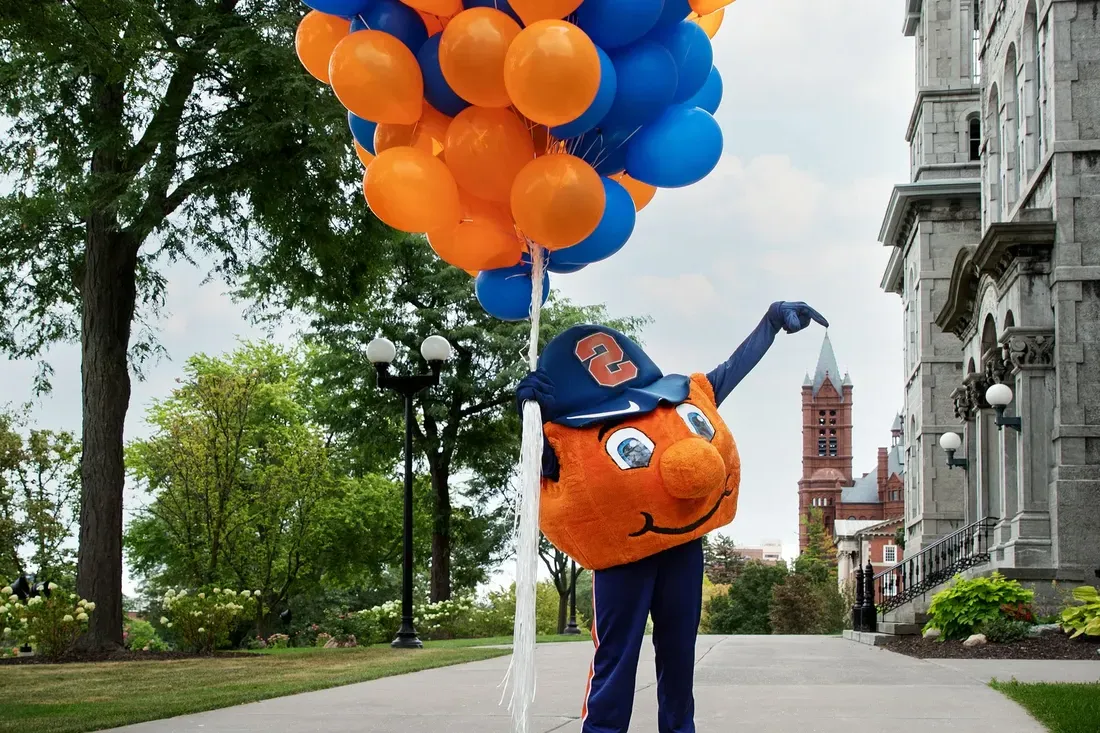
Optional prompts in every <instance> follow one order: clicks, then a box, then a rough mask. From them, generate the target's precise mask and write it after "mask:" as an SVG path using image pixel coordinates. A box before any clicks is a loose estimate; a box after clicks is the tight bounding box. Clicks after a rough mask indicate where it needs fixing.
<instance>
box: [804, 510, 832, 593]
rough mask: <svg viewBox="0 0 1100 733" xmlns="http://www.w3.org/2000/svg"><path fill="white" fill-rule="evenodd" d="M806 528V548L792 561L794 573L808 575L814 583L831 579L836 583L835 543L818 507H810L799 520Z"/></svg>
mask: <svg viewBox="0 0 1100 733" xmlns="http://www.w3.org/2000/svg"><path fill="white" fill-rule="evenodd" d="M799 521H800V522H801V523H802V526H804V527H805V528H806V549H805V550H803V551H802V553H801V554H799V556H798V558H797V559H796V560H795V562H794V570H795V572H796V573H800V574H802V575H806V576H809V577H810V579H811V580H812V581H813V582H814V583H824V582H827V581H832V582H833V584H834V585H835V584H836V577H837V570H836V544H835V543H834V542H833V537H832V535H831V534H829V530H828V529H826V528H825V520H824V517H823V515H822V513H821V510H820V509H816V508H815V509H811V510H810V514H809V515H808V516H806V515H803V516H802V517H801V518H800V520H799Z"/></svg>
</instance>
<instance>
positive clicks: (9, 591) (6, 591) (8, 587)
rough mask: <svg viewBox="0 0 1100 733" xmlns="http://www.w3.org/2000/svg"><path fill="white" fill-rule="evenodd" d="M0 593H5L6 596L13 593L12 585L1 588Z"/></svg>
mask: <svg viewBox="0 0 1100 733" xmlns="http://www.w3.org/2000/svg"><path fill="white" fill-rule="evenodd" d="M0 593H3V594H4V595H6V596H10V595H12V590H11V586H10V585H5V586H4V587H3V588H0Z"/></svg>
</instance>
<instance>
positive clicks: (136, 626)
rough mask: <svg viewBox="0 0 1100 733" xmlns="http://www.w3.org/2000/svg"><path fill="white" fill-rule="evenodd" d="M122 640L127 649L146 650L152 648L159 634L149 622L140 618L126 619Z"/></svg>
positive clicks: (123, 622) (123, 621) (123, 623)
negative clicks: (151, 645)
mask: <svg viewBox="0 0 1100 733" xmlns="http://www.w3.org/2000/svg"><path fill="white" fill-rule="evenodd" d="M122 629H123V631H122V638H123V643H125V645H126V648H127V649H135V650H140V649H145V648H146V647H148V646H150V644H151V643H152V641H153V639H155V638H156V636H157V632H156V630H155V629H153V625H152V624H151V623H149V622H148V621H143V620H142V619H139V618H129V617H127V618H124V619H123V620H122Z"/></svg>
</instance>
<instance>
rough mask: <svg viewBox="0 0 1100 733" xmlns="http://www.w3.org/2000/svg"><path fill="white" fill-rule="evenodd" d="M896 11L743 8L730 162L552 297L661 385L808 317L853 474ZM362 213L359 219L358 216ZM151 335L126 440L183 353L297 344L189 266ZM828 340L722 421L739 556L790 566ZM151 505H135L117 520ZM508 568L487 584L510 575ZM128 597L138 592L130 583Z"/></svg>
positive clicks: (882, 405) (58, 370)
mask: <svg viewBox="0 0 1100 733" xmlns="http://www.w3.org/2000/svg"><path fill="white" fill-rule="evenodd" d="M903 5H904V3H903V2H901V0H892V1H890V2H883V1H882V0H831V2H828V3H823V2H821V1H820V0H737V2H735V3H734V4H733V5H732V6H730V7H729V8H728V9H727V12H726V19H725V23H724V24H723V26H722V28H721V29H720V30H719V32H718V34H717V35H716V36H715V38H714V42H713V44H714V54H715V65H716V66H717V67H718V69H719V71H720V73H721V75H722V77H723V81H724V88H725V95H724V99H723V102H722V105H721V108H720V109H719V110H718V113H717V115H716V118H717V119H718V122H719V123H720V125H721V127H722V132H723V135H724V140H725V146H724V152H723V157H722V159H721V161H720V163H719V165H718V167H717V168H716V169H715V170H714V171H713V172H712V173H711V174H710V176H708V177H707V178H706V179H704V180H703V181H701V182H700V183H697V184H695V185H694V186H690V187H687V188H683V189H675V190H661V191H659V192H658V194H657V196H656V198H655V199H654V200H653V202H652V203H651V204H650V205H649V206H648V207H647V208H646V209H645V210H643V211H642V212H641V213H640V214H639V217H638V223H637V227H636V229H635V232H634V235H633V237H632V238H631V240H630V242H628V244H627V245H626V247H625V248H624V249H623V250H622V251H620V252H619V253H618V254H616V255H615V256H614V257H612V258H611V259H609V260H607V261H605V262H602V263H597V264H595V265H592V266H590V267H588V268H586V269H585V270H582V271H581V272H579V273H575V274H571V275H557V276H555V277H554V278H553V280H552V285H553V286H554V287H555V288H557V289H558V290H559V291H560V292H561V293H562V294H564V295H566V296H568V297H569V298H571V299H573V300H575V301H577V302H583V303H598V302H602V303H606V304H607V307H608V309H609V311H610V312H611V314H613V315H615V316H622V315H628V314H632V315H648V316H649V317H650V318H652V319H653V323H652V324H651V325H650V326H649V327H648V328H647V329H646V330H645V331H644V333H643V336H642V339H643V341H644V345H645V348H646V350H647V352H648V353H649V354H650V356H651V357H652V358H653V359H654V360H655V361H656V363H657V364H658V365H659V366H660V367H661V368H662V369H663V370H664V371H665V373H691V372H695V371H704V372H705V371H709V370H710V369H711V368H713V367H714V366H715V365H717V364H718V363H720V362H721V361H723V360H724V359H726V358H727V357H728V356H729V354H730V353H731V352H732V351H733V350H734V349H735V348H736V347H737V345H738V344H739V343H740V342H741V340H742V339H744V338H745V337H746V336H747V335H748V334H749V333H750V332H751V331H752V330H753V328H755V327H756V324H757V323H758V322H759V321H760V319H761V318H762V317H763V315H764V313H765V312H766V311H767V308H768V305H769V304H770V303H772V302H773V301H776V300H801V301H805V302H807V303H809V304H810V305H811V306H813V307H814V308H816V309H817V310H818V311H820V312H821V313H822V314H823V315H824V316H825V317H826V318H827V319H828V320H829V322H830V329H829V335H830V339H831V340H832V342H833V346H834V349H835V351H836V356H837V360H838V362H839V366H840V369H841V370H842V371H848V372H850V374H851V378H852V381H853V383H854V385H855V387H854V410H853V415H854V424H855V429H854V451H855V462H854V466H853V468H854V471H855V474H856V475H860V474H862V473H864V472H867V471H871V470H873V469H874V467H875V461H876V449H877V447H878V446H880V445H882V446H885V445H889V440H890V433H889V428H890V424H891V423H892V422H893V418H894V415H895V414H896V413H897V412H898V410H899V409H900V408H901V405H902V396H903V391H902V390H903V379H904V377H903V372H902V320H901V301H900V299H899V298H898V296H896V295H893V294H888V293H884V292H882V291H881V290H880V289H879V282H880V279H881V277H882V273H883V271H884V269H885V266H886V262H887V260H888V257H889V250H888V249H887V248H886V247H884V246H883V245H882V244H880V243H879V242H878V241H877V235H878V231H879V226H880V224H881V222H882V218H883V215H884V213H885V210H886V205H887V203H888V200H889V197H890V192H891V188H892V187H893V185H894V184H896V183H901V182H905V181H907V180H908V176H909V170H908V159H909V152H908V147H907V145H906V143H905V140H904V133H905V128H906V125H907V123H908V119H909V113H910V110H911V107H912V103H913V97H914V78H913V57H914V54H913V46H912V43H913V42H912V39H909V38H905V37H904V36H903V35H902V33H901V25H902V19H903V13H904V7H903ZM364 205H366V204H365V203H364ZM166 274H167V276H168V280H169V288H168V298H167V308H166V311H165V315H164V317H163V318H162V319H161V320H160V321H159V324H158V325H159V328H160V335H161V340H162V343H163V345H164V346H165V347H166V349H167V352H168V356H167V357H166V358H163V359H161V360H160V361H158V362H157V363H155V364H153V365H150V367H149V368H148V369H147V378H146V380H145V381H143V382H135V384H134V387H133V397H132V401H131V408H130V413H129V418H128V421H127V426H126V438H127V440H132V439H136V438H141V437H143V436H145V435H147V434H148V426H147V425H146V424H145V421H144V415H145V412H146V410H147V409H148V407H149V406H150V404H151V402H152V401H153V400H154V399H157V398H161V397H164V396H166V395H168V394H169V392H170V391H171V389H172V387H173V386H174V385H175V381H174V380H175V379H176V377H178V376H180V375H181V373H182V367H183V362H184V361H185V360H186V359H187V357H189V356H190V355H191V354H193V353H196V352H205V353H210V354H216V353H223V352H225V351H228V350H231V349H233V348H234V346H235V344H236V342H237V341H238V339H256V338H263V337H265V336H269V335H270V336H273V337H274V338H276V339H277V340H284V341H285V340H290V339H292V338H293V328H292V326H290V325H287V326H284V327H282V328H281V329H280V330H279V331H277V332H275V333H274V334H268V333H267V332H266V331H264V330H262V329H260V328H258V327H257V326H255V325H253V324H251V323H249V321H248V320H247V319H246V318H245V316H244V310H245V307H246V304H241V303H235V302H233V300H232V299H231V298H229V297H228V295H227V294H226V291H227V288H226V286H225V285H224V283H222V282H220V281H217V280H215V281H213V282H207V281H206V280H207V278H206V274H207V273H206V272H204V271H203V270H201V269H196V268H194V267H191V266H189V265H186V264H180V265H175V266H172V267H171V268H169V269H168V270H167V272H166ZM823 337H824V329H821V328H820V327H818V326H816V325H814V326H812V327H811V328H810V329H807V330H806V331H803V332H801V333H798V334H793V335H787V334H782V333H781V334H780V335H779V336H778V337H777V338H776V341H775V344H774V345H773V347H772V349H771V350H770V351H769V353H768V354H767V355H766V356H765V357H764V360H763V361H762V362H761V364H760V365H759V366H758V367H757V368H756V370H755V371H753V372H752V373H751V374H750V375H749V376H748V377H747V378H746V379H745V380H744V381H743V382H742V383H741V385H740V386H739V387H738V388H737V390H735V391H734V393H733V394H732V395H731V396H730V398H729V399H728V400H727V401H726V402H725V404H724V405H723V406H722V410H721V413H722V415H723V418H724V419H725V420H726V422H727V423H728V425H729V426H730V429H731V430H732V431H733V434H734V436H735V438H736V440H737V443H738V447H739V450H740V453H741V459H742V464H743V466H742V478H741V492H740V500H739V508H738V514H737V517H736V519H735V520H734V522H733V524H732V525H730V526H729V527H726V528H725V529H723V530H722V534H726V535H728V536H730V537H732V538H733V539H734V541H735V542H736V543H738V544H742V545H756V544H759V543H761V542H764V541H766V540H772V539H777V540H780V541H781V542H782V543H783V546H784V554H785V555H786V556H788V557H793V556H794V555H795V554H797V550H798V523H797V519H798V515H797V508H798V500H797V490H798V480H799V478H800V477H801V407H800V405H801V386H802V380H803V378H804V376H805V374H806V372H807V371H810V372H812V371H813V368H814V366H815V365H816V362H817V356H818V352H819V351H820V348H821V341H822V338H823ZM47 358H48V360H49V361H50V362H51V363H52V364H53V366H54V369H55V375H54V378H53V380H52V381H53V385H54V390H53V393H52V395H51V396H50V397H48V398H46V399H45V400H44V401H42V402H40V403H39V404H38V405H36V407H35V409H34V413H33V414H34V419H35V423H36V424H37V425H38V426H39V427H42V428H50V429H67V430H73V431H75V432H77V434H79V432H80V358H79V351H78V349H77V347H75V346H65V347H59V348H56V349H54V350H53V351H51V352H50V353H49V354H48V356H47ZM34 371H35V367H34V364H32V363H29V362H12V361H8V362H4V363H0V385H3V386H2V389H0V404H2V403H13V404H21V403H22V402H24V401H25V400H26V399H27V395H28V394H29V391H30V385H31V380H32V377H33V375H34ZM141 501H142V498H141V497H140V496H137V495H135V494H134V493H132V492H128V493H127V514H129V513H130V512H132V511H133V510H134V509H135V508H136V507H138V506H140V503H141ZM510 574H511V573H510V568H507V567H505V568H502V569H501V574H500V575H498V576H497V577H498V578H506V577H508V576H510ZM124 586H125V590H126V592H127V593H128V594H129V593H133V590H134V586H135V584H134V582H133V580H132V579H128V580H127V582H126V583H125V584H124Z"/></svg>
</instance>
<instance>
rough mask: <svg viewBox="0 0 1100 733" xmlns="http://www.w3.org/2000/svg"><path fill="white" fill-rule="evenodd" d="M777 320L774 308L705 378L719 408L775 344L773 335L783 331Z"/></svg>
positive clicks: (776, 310) (778, 319) (779, 320)
mask: <svg viewBox="0 0 1100 733" xmlns="http://www.w3.org/2000/svg"><path fill="white" fill-rule="evenodd" d="M773 311H775V313H773ZM777 316H778V309H776V308H775V307H774V306H773V307H772V308H770V309H769V310H768V314H767V315H766V316H764V318H763V319H762V320H761V321H760V325H758V326H757V327H756V330H754V331H753V332H752V333H750V334H749V337H748V338H747V339H745V340H744V341H742V342H741V345H740V346H738V347H737V350H736V351H734V352H733V354H732V355H731V356H730V358H729V359H726V361H724V362H723V363H721V364H719V365H718V366H717V367H715V368H714V370H713V371H711V372H710V373H709V374H707V379H708V380H709V381H710V386H711V387H713V388H714V401H715V403H716V404H718V405H721V404H722V402H723V400H725V399H726V398H727V397H729V395H730V392H732V391H733V388H734V387H736V386H737V385H738V384H740V383H741V380H742V379H744V378H745V375H747V374H748V373H749V372H751V371H752V370H753V368H754V367H755V366H756V365H757V364H759V363H760V360H761V359H763V358H764V354H766V353H768V349H770V348H771V345H772V342H773V341H775V335H776V334H777V333H779V330H780V329H781V328H782V320H781V319H780V318H779V317H777Z"/></svg>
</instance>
